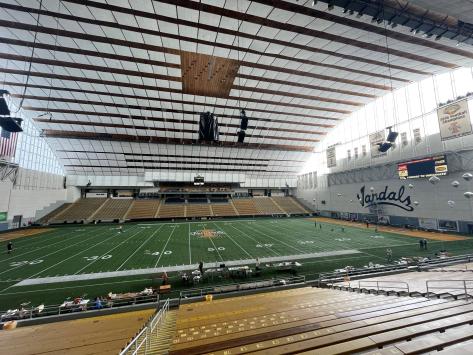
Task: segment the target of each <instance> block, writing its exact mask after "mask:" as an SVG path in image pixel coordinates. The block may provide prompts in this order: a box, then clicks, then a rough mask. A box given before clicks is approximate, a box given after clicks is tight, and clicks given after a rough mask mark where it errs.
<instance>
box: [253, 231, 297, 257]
mask: <svg viewBox="0 0 473 355" xmlns="http://www.w3.org/2000/svg"><path fill="white" fill-rule="evenodd" d="M248 228H250V229H252V230H254V231H255V232H257V233H260V234H263V235H264V236H265V237H268V238H270V239H272V240H274V241H276V242H278V243H281V244H284V245H285V246H287V247H289V248H291V249H294V250H297V251H298V252H299V253H304V250H302V249H299V248H296V247H295V246H293V245H290V244H287V243H286V242H283V241H282V240H278V239H276V238H274V237H271V236H270V235H268V234H266V233H264V232H262V231H260V230H258V229H255V228H253V227H250V226H248Z"/></svg>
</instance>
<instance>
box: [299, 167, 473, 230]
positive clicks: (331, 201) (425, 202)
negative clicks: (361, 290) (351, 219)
mask: <svg viewBox="0 0 473 355" xmlns="http://www.w3.org/2000/svg"><path fill="white" fill-rule="evenodd" d="M461 175H462V173H458V174H450V175H448V176H444V177H441V178H440V179H441V180H440V182H439V183H438V184H436V185H432V184H431V183H430V182H429V181H428V180H427V179H412V180H399V179H393V180H382V181H376V182H367V183H355V184H344V185H334V186H330V187H327V185H326V184H324V185H322V181H321V180H319V183H320V185H319V188H318V189H316V190H298V191H297V196H298V197H300V198H303V199H304V200H306V201H313V199H314V198H316V200H317V207H318V208H319V209H321V210H328V211H338V212H352V213H369V209H368V208H367V207H366V203H365V206H362V205H361V203H360V202H359V201H358V197H357V194H358V195H360V196H361V192H360V190H361V188H362V187H363V186H364V187H365V195H370V194H371V193H370V191H369V190H370V187H373V188H374V192H375V193H380V192H382V191H384V190H385V188H386V186H387V187H388V189H387V194H388V195H389V193H395V195H392V196H393V197H398V196H399V191H400V189H401V188H403V189H404V193H403V195H402V200H406V198H407V197H409V200H408V201H405V202H404V203H401V201H397V200H393V201H390V200H387V201H386V202H392V203H394V204H395V205H384V209H385V214H388V215H394V216H405V217H423V218H437V219H453V220H470V221H471V220H473V201H472V200H471V199H467V198H465V197H464V195H463V194H464V192H466V191H473V181H470V182H467V181H464V180H463V179H462V178H461ZM453 180H458V181H459V182H460V186H459V187H457V188H455V187H453V186H452V185H451V182H452V181H453ZM409 184H412V185H413V186H414V187H413V188H409V187H408V186H409ZM322 200H325V201H326V204H325V205H322V204H321V201H322ZM409 201H410V203H408V202H409ZM415 201H417V202H418V205H415V203H414V202H415ZM448 201H454V206H453V207H450V206H449V204H448ZM399 206H402V207H399ZM411 208H412V211H410V210H409V209H411Z"/></svg>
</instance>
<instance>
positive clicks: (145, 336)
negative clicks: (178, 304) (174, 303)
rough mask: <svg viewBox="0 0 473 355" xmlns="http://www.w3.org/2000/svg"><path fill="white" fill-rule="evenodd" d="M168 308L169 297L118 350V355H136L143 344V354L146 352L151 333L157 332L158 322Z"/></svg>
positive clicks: (162, 318) (161, 319) (159, 322)
mask: <svg viewBox="0 0 473 355" xmlns="http://www.w3.org/2000/svg"><path fill="white" fill-rule="evenodd" d="M168 310H169V298H168V299H167V300H166V302H164V305H163V306H162V307H161V309H160V310H159V311H158V312H156V314H155V315H154V316H153V317H152V318H151V319H150V320H149V321H148V322H147V323H146V325H145V326H144V327H143V329H142V330H141V331H140V332H139V333H138V334H137V335H136V336H135V337H134V338H133V339H132V340H131V341H130V343H129V344H128V345H127V346H126V347H125V348H124V349H123V350H122V351H120V354H119V355H136V354H137V353H138V351H140V350H142V347H143V346H144V347H145V348H144V355H146V354H147V353H148V349H149V348H150V345H151V344H150V343H151V335H153V334H154V333H156V335H157V334H158V330H159V324H161V322H162V321H163V320H164V318H165V316H166V313H167V312H168Z"/></svg>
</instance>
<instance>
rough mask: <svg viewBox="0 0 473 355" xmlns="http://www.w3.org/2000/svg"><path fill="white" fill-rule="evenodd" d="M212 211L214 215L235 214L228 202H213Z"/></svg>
mask: <svg viewBox="0 0 473 355" xmlns="http://www.w3.org/2000/svg"><path fill="white" fill-rule="evenodd" d="M212 211H213V215H214V216H216V217H225V216H236V212H235V209H234V208H233V206H232V205H231V204H230V203H213V204H212Z"/></svg>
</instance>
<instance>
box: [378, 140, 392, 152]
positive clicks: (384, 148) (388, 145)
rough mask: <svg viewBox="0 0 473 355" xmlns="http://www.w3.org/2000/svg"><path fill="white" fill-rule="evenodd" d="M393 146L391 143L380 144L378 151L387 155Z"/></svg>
mask: <svg viewBox="0 0 473 355" xmlns="http://www.w3.org/2000/svg"><path fill="white" fill-rule="evenodd" d="M392 146H393V144H392V143H391V142H384V143H378V151H380V152H381V153H386V152H387V151H388V150H389V148H391V147H392Z"/></svg>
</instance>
